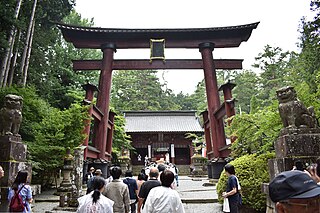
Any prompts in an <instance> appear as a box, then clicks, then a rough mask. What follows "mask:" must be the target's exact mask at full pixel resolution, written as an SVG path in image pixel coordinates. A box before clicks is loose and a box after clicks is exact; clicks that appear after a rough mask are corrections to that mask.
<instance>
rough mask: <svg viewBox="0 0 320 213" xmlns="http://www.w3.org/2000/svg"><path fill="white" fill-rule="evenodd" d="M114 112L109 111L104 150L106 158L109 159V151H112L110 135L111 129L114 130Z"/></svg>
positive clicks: (111, 133)
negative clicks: (106, 154)
mask: <svg viewBox="0 0 320 213" xmlns="http://www.w3.org/2000/svg"><path fill="white" fill-rule="evenodd" d="M115 115H116V113H114V112H111V111H110V112H109V121H108V122H109V126H110V128H108V133H107V145H106V151H107V153H108V160H110V161H111V152H112V137H113V130H114V116H115Z"/></svg>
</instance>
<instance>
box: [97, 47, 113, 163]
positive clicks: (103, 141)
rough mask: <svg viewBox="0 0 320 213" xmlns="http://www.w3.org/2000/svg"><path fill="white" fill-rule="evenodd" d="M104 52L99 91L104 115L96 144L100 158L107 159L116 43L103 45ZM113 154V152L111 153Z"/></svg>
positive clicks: (101, 109) (100, 105)
mask: <svg viewBox="0 0 320 213" xmlns="http://www.w3.org/2000/svg"><path fill="white" fill-rule="evenodd" d="M101 51H102V52H103V59H102V69H101V72H100V80H99V93H98V98H97V107H98V109H99V110H100V111H101V112H102V114H103V117H102V119H101V121H100V122H99V125H98V127H97V129H96V130H95V131H96V139H95V140H96V144H97V146H98V147H99V150H100V153H99V158H100V159H106V157H105V151H106V147H107V133H108V120H109V103H110V92H111V82H112V63H113V55H114V52H115V51H116V46H115V44H112V43H106V44H102V45H101ZM109 154H111V153H109Z"/></svg>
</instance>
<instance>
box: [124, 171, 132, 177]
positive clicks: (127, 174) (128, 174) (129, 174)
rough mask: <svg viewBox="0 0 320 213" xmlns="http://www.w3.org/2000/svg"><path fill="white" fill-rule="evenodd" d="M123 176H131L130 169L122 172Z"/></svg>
mask: <svg viewBox="0 0 320 213" xmlns="http://www.w3.org/2000/svg"><path fill="white" fill-rule="evenodd" d="M124 176H125V177H132V176H133V175H132V171H131V170H127V171H126V172H125V173H124Z"/></svg>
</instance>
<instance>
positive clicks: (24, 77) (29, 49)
mask: <svg viewBox="0 0 320 213" xmlns="http://www.w3.org/2000/svg"><path fill="white" fill-rule="evenodd" d="M35 21H36V20H35V19H33V23H32V28H31V36H30V40H29V45H28V51H27V59H26V64H25V66H24V69H23V82H22V85H23V87H25V86H26V83H27V76H28V68H29V61H30V55H31V48H32V40H33V32H34V25H35Z"/></svg>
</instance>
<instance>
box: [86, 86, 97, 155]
mask: <svg viewBox="0 0 320 213" xmlns="http://www.w3.org/2000/svg"><path fill="white" fill-rule="evenodd" d="M82 88H83V89H84V90H85V91H86V96H85V99H84V100H83V102H84V104H87V105H90V104H91V103H92V101H93V97H94V92H95V91H98V88H97V87H96V86H95V85H93V84H89V83H87V84H84V85H82ZM92 113H93V106H91V107H90V108H89V109H88V117H89V119H87V120H85V121H84V125H85V126H84V129H83V134H85V135H86V138H85V139H84V140H83V143H82V144H83V146H86V148H85V150H84V153H83V155H84V156H83V157H84V158H83V159H84V160H86V159H87V153H88V144H89V137H90V128H91V126H90V124H91V117H92Z"/></svg>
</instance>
